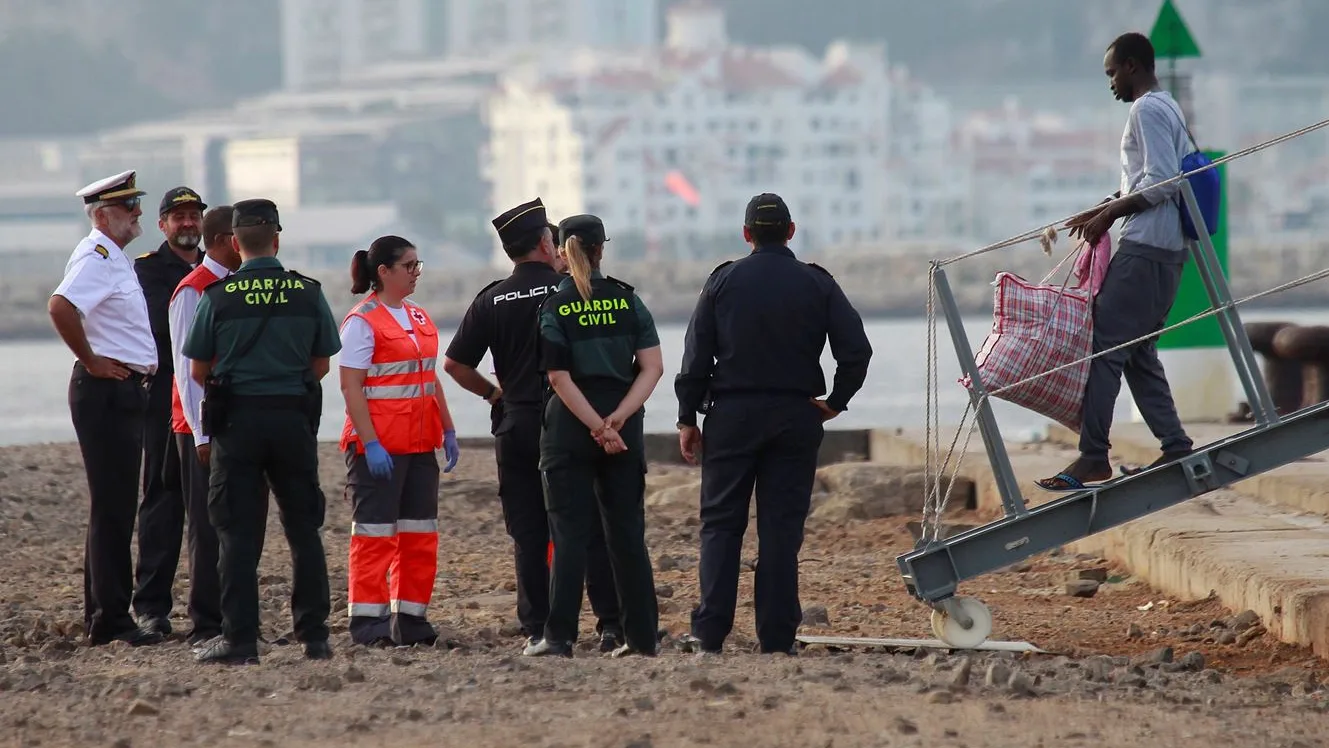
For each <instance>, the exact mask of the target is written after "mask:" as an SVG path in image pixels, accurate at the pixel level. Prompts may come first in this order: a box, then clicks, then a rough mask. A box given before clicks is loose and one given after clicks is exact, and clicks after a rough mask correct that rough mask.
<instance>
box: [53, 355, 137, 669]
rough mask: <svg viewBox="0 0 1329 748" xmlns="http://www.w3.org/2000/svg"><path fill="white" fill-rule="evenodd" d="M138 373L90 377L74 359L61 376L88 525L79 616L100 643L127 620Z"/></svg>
mask: <svg viewBox="0 0 1329 748" xmlns="http://www.w3.org/2000/svg"><path fill="white" fill-rule="evenodd" d="M147 405H148V393H147V390H146V389H145V388H144V378H143V377H141V376H138V375H134V376H132V377H130V378H129V379H125V380H115V379H98V378H97V377H94V376H92V375H91V374H89V373H88V370H87V369H85V368H84V367H83V365H82V364H75V365H74V372H73V374H72V375H71V377H70V380H69V413H70V416H71V417H72V420H73V422H74V433H75V434H77V436H78V446H79V450H80V451H81V452H82V453H83V467H84V469H85V470H86V471H87V475H88V497H89V513H88V533H87V543H86V545H85V548H84V554H83V624H84V628H85V630H86V631H87V633H88V640H89V641H90V642H92V643H93V644H104V643H106V642H109V641H110V640H111V639H112V638H114V637H116V636H118V635H120V634H123V633H125V632H127V631H131V630H133V629H134V628H135V624H134V619H133V617H132V616H130V614H129V602H130V595H131V593H132V591H133V588H134V570H133V560H132V558H133V556H132V554H133V551H132V548H131V546H132V545H133V542H134V508H135V507H136V506H137V504H138V481H139V466H140V465H141V464H142V460H143V414H144V412H145V411H146V410H147Z"/></svg>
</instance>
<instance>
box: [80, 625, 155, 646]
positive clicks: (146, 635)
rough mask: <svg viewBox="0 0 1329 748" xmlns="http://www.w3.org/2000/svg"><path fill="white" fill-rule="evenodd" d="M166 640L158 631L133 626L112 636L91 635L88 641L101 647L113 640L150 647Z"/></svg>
mask: <svg viewBox="0 0 1329 748" xmlns="http://www.w3.org/2000/svg"><path fill="white" fill-rule="evenodd" d="M164 641H166V637H164V636H162V635H161V634H160V633H159V632H157V631H150V630H148V629H142V628H133V629H129V630H127V631H121V632H120V633H118V634H113V635H111V636H95V635H94V636H90V637H88V643H89V644H91V645H92V646H94V647H100V646H102V645H104V644H110V643H111V642H125V643H127V644H128V645H129V646H131V647H149V646H152V645H153V644H161V643H162V642H164Z"/></svg>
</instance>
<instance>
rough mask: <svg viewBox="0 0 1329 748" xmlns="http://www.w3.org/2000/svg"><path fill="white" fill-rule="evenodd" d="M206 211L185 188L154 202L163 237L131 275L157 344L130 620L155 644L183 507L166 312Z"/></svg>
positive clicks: (188, 266)
mask: <svg viewBox="0 0 1329 748" xmlns="http://www.w3.org/2000/svg"><path fill="white" fill-rule="evenodd" d="M207 207H208V206H207V204H205V203H204V202H203V199H202V198H200V197H199V196H198V193H197V192H194V191H193V190H191V189H189V188H188V187H176V188H175V189H172V190H170V191H168V192H167V193H166V194H165V195H163V196H162V200H161V205H160V206H159V207H158V209H157V227H158V228H159V229H161V232H162V234H163V235H165V237H166V241H164V242H162V243H161V246H160V247H158V248H157V250H156V251H155V252H148V253H146V254H142V255H139V256H138V259H137V260H135V261H134V272H135V273H136V274H137V275H138V282H139V285H140V286H142V287H143V296H144V297H145V298H146V299H147V302H148V319H149V320H150V321H151V322H152V337H153V338H154V339H155V340H156V342H157V374H156V376H154V377H153V379H152V384H150V385H149V386H148V412H147V416H146V421H145V422H144V425H143V500H142V502H141V503H140V504H139V507H138V568H137V569H135V573H136V574H135V575H136V577H137V586H136V587H135V589H134V613H135V614H137V616H138V619H139V624H140V625H142V626H143V628H145V629H151V630H153V631H157V632H159V633H161V634H162V635H163V636H170V634H171V620H170V617H171V603H172V601H171V588H172V585H174V583H175V570H176V567H177V566H178V565H179V563H180V540H181V537H182V536H183V534H184V524H185V503H184V497H183V496H182V495H181V492H180V485H181V483H180V469H181V467H180V456H179V452H178V451H177V450H176V449H175V444H174V439H173V438H172V436H171V433H170V431H171V380H172V378H173V377H174V376H175V362H174V361H173V360H172V359H173V356H172V355H171V322H170V315H169V313H168V308H169V306H170V303H171V295H172V294H174V293H175V288H176V286H178V285H180V281H182V280H184V278H185V276H186V275H189V274H190V273H191V272H192V271H193V270H194V268H195V267H196V266H197V265H198V264H199V263H200V262H202V261H203V257H202V254H203V253H202V251H201V250H200V247H199V244H200V240H201V239H202V225H203V211H204V210H205V209H206V208H207Z"/></svg>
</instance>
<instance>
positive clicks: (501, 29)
mask: <svg viewBox="0 0 1329 748" xmlns="http://www.w3.org/2000/svg"><path fill="white" fill-rule="evenodd" d="M435 1H436V2H446V3H447V5H448V10H447V37H448V49H447V52H448V55H449V56H463V57H464V56H487V55H501V54H507V53H511V52H521V51H523V50H525V49H527V48H529V47H532V46H535V47H549V48H562V47H598V48H632V47H649V46H655V45H656V44H657V43H658V42H659V31H658V29H657V26H658V25H659V24H658V23H657V20H656V19H657V15H658V9H659V4H658V2H657V0H435Z"/></svg>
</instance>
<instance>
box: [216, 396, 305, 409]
mask: <svg viewBox="0 0 1329 748" xmlns="http://www.w3.org/2000/svg"><path fill="white" fill-rule="evenodd" d="M230 404H231V407H232V408H255V409H258V408H262V409H264V410H304V409H305V408H306V407H307V406H308V400H307V399H306V397H305V396H304V395H232V396H231V403H230Z"/></svg>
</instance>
